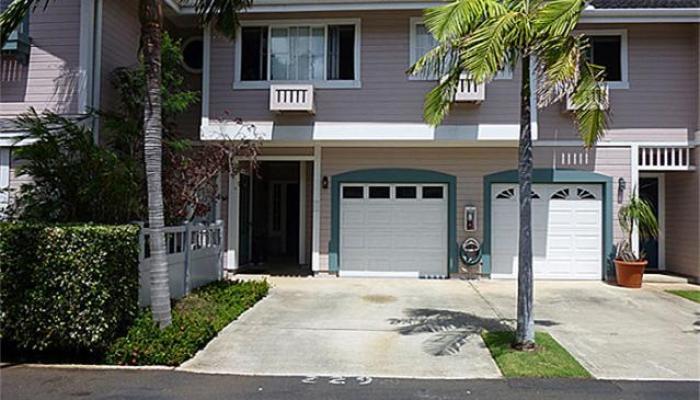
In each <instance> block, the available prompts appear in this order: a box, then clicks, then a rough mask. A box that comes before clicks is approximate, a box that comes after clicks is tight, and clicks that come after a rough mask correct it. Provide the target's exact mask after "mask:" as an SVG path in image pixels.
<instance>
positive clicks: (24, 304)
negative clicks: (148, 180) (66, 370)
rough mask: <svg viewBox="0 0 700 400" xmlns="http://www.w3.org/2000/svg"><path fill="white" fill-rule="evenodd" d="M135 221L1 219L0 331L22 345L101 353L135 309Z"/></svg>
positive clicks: (10, 342)
mask: <svg viewBox="0 0 700 400" xmlns="http://www.w3.org/2000/svg"><path fill="white" fill-rule="evenodd" d="M138 232H139V227H138V226H135V225H112V226H106V225H42V224H32V223H25V222H3V223H0V285H1V286H2V291H0V310H2V311H1V312H0V336H1V337H2V340H3V345H4V346H5V345H9V346H11V347H12V348H15V349H17V350H19V351H24V352H53V353H64V354H77V353H87V354H100V352H102V351H104V349H106V348H107V347H108V346H109V345H110V344H111V343H112V342H113V341H114V339H115V338H116V337H118V336H119V335H120V334H124V333H125V332H126V329H127V328H128V327H129V326H130V324H131V322H132V321H133V319H134V318H135V317H136V315H137V312H138V287H139V269H138Z"/></svg>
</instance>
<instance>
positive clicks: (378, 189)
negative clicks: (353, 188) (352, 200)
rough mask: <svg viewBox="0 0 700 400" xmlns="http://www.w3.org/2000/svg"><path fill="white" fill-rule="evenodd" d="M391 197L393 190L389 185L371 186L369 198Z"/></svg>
mask: <svg viewBox="0 0 700 400" xmlns="http://www.w3.org/2000/svg"><path fill="white" fill-rule="evenodd" d="M390 197H391V190H390V188H389V186H370V187H369V198H370V199H388V198H390Z"/></svg>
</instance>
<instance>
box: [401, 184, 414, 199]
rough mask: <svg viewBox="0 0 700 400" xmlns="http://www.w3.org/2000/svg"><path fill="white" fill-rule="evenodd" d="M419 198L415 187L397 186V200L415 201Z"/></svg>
mask: <svg viewBox="0 0 700 400" xmlns="http://www.w3.org/2000/svg"><path fill="white" fill-rule="evenodd" d="M416 197H417V190H416V187H415V186H397V187H396V198H397V199H415V198H416Z"/></svg>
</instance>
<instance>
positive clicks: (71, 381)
mask: <svg viewBox="0 0 700 400" xmlns="http://www.w3.org/2000/svg"><path fill="white" fill-rule="evenodd" d="M0 389H1V391H0V398H2V400H21V399H28V400H29V399H31V400H41V399H52V400H54V399H57V400H61V399H147V400H156V399H187V400H193V399H226V400H236V399H245V400H256V399H266V400H267V399H269V400H272V399H305V400H307V399H308V400H329V399H338V400H343V399H363V400H365V399H381V400H408V399H422V400H426V399H427V400H443V399H444V400H448V399H460V400H464V399H499V400H510V399H513V400H515V399H517V400H526V399H537V400H546V399H567V400H583V399H591V400H593V399H595V400H607V399H615V400H625V399H663V400H672V399H689V400H698V399H699V398H700V382H678V381H671V382H661V381H598V380H575V379H558V380H553V379H515V380H512V379H511V380H502V379H500V380H496V379H494V380H408V379H372V378H367V377H343V378H340V377H336V378H313V377H262V376H232V375H205V374H193V373H186V372H176V371H160V370H158V371H156V370H128V371H125V370H84V369H57V368H43V367H42V368H36V367H27V366H9V367H4V368H2V369H0Z"/></svg>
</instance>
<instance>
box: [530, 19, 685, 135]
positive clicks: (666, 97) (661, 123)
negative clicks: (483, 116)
mask: <svg viewBox="0 0 700 400" xmlns="http://www.w3.org/2000/svg"><path fill="white" fill-rule="evenodd" d="M582 29H626V30H627V34H628V42H629V89H615V90H611V91H610V104H611V106H610V108H611V113H612V119H611V125H610V128H611V130H610V132H608V134H607V135H606V139H611V140H643V141H657V140H687V139H688V138H690V139H691V140H692V139H693V133H694V131H695V130H696V128H697V124H698V90H697V88H698V24H631V25H627V26H619V25H595V26H584V27H582ZM539 121H540V131H539V138H540V139H572V138H576V137H577V134H576V130H575V129H574V126H573V124H572V123H571V119H570V116H569V114H566V113H562V110H561V105H560V104H557V105H554V106H552V107H550V108H548V109H546V110H543V111H541V112H540V118H539Z"/></svg>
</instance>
